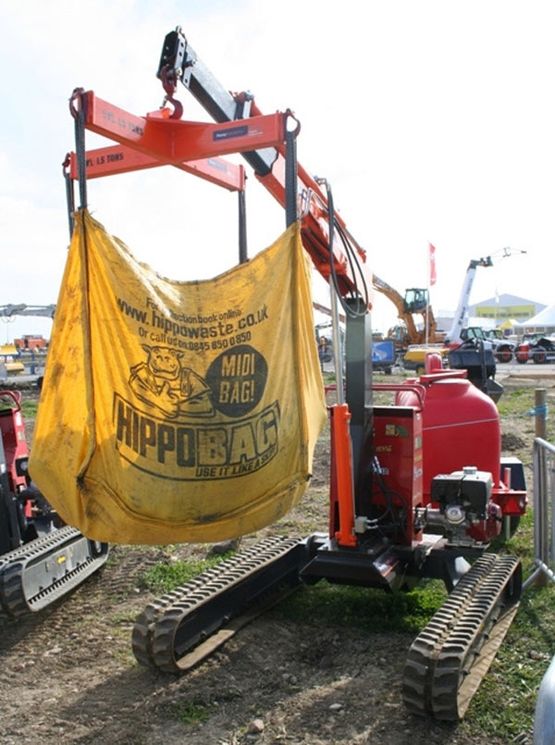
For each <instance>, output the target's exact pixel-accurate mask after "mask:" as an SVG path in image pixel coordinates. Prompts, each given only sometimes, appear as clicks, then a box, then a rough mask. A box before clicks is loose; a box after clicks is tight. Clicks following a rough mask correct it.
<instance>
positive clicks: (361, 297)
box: [316, 179, 370, 318]
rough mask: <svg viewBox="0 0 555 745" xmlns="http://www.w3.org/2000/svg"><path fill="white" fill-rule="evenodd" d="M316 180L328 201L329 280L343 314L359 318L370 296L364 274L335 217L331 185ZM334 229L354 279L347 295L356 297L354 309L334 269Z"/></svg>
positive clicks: (365, 308) (324, 181)
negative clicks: (344, 294)
mask: <svg viewBox="0 0 555 745" xmlns="http://www.w3.org/2000/svg"><path fill="white" fill-rule="evenodd" d="M316 180H317V181H318V183H323V184H324V185H325V187H326V196H327V201H328V224H329V262H330V277H331V282H332V284H333V287H334V289H335V292H336V295H337V296H338V298H339V302H340V303H341V307H342V308H343V310H344V311H345V315H349V316H350V317H351V318H360V317H361V316H364V315H366V313H367V312H368V304H369V300H370V297H369V294H368V286H367V284H366V280H365V278H364V274H363V272H362V269H361V266H360V262H359V260H358V257H357V256H356V254H355V250H354V248H353V246H352V245H351V242H350V240H349V237H348V235H347V233H346V231H345V230H344V229H343V228H342V226H341V225H340V224H339V222H338V221H337V220H336V219H335V208H334V203H333V194H332V190H331V186H330V184H329V183H328V181H327V180H326V179H316ZM336 230H337V233H338V235H339V237H340V238H341V243H342V244H343V247H344V249H345V255H346V257H347V261H348V262H349V266H350V268H351V274H352V276H353V279H354V283H355V286H354V289H353V290H351V291H350V292H349V296H350V297H351V298H352V299H353V300H355V299H358V301H359V303H358V308H356V309H355V308H354V307H353V306H351V305H350V304H349V303H347V302H346V301H345V299H344V298H343V295H342V294H341V292H340V289H339V279H338V277H337V271H336V269H335V258H334V254H333V240H334V234H335V231H336ZM357 275H358V277H359V280H360V282H361V285H362V293H361V292H360V289H359V282H358V281H357ZM361 301H363V302H362V303H361ZM361 305H362V307H361Z"/></svg>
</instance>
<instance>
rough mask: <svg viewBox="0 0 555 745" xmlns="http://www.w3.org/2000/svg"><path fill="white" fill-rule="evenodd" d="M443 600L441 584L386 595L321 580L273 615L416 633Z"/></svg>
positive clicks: (319, 622) (430, 583)
mask: <svg viewBox="0 0 555 745" xmlns="http://www.w3.org/2000/svg"><path fill="white" fill-rule="evenodd" d="M445 598H446V592H445V589H444V586H443V584H442V583H441V582H427V583H425V584H422V585H421V586H420V587H418V588H417V589H415V590H411V591H409V592H394V593H386V592H384V591H383V590H376V589H369V588H365V587H351V586H347V585H332V584H329V583H328V582H326V581H325V580H323V581H321V582H319V583H318V584H317V585H313V586H312V587H308V588H302V589H301V590H300V591H298V592H295V593H293V594H292V595H291V596H290V597H289V598H287V599H286V600H285V601H283V602H281V603H280V604H279V605H278V606H277V607H276V610H275V612H276V613H277V614H279V615H281V616H282V617H283V618H287V619H289V620H293V621H297V622H303V623H314V624H317V625H329V624H338V625H342V626H350V627H352V628H358V629H361V630H363V631H368V632H371V633H372V632H373V633H376V632H378V633H384V632H387V631H400V632H411V633H418V632H419V631H420V630H421V629H422V628H423V627H424V626H425V625H426V623H427V622H428V621H429V620H430V618H431V617H432V615H433V614H434V613H435V611H436V610H437V609H438V608H439V607H440V606H441V605H442V604H443V602H444V601H445Z"/></svg>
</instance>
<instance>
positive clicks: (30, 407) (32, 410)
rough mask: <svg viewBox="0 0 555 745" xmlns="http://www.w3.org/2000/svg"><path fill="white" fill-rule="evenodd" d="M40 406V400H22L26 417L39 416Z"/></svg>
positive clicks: (23, 412) (22, 407) (22, 409)
mask: <svg viewBox="0 0 555 745" xmlns="http://www.w3.org/2000/svg"><path fill="white" fill-rule="evenodd" d="M38 408H39V402H38V401H28V400H23V401H22V402H21V412H22V414H23V416H24V417H25V418H26V419H34V418H35V417H36V416H37V411H38Z"/></svg>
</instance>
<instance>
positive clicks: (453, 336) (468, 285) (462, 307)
mask: <svg viewBox="0 0 555 745" xmlns="http://www.w3.org/2000/svg"><path fill="white" fill-rule="evenodd" d="M479 266H493V261H492V260H491V256H486V257H485V258H481V259H471V260H470V263H469V265H468V269H467V270H466V274H465V276H464V282H463V286H462V290H461V294H460V297H459V304H458V306H457V310H456V311H455V316H454V318H453V323H452V324H451V328H450V329H449V331H448V333H447V340H448V341H449V343H451V344H454V343H457V342H460V341H462V339H461V331H462V329H463V327H464V319H465V316H466V313H467V311H468V300H469V298H470V291H471V290H472V285H473V284H474V278H475V276H476V269H477V268H478V267H479Z"/></svg>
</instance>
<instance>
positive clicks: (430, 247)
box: [428, 243, 437, 287]
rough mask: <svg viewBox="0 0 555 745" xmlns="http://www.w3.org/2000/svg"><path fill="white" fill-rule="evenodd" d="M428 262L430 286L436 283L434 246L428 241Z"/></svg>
mask: <svg viewBox="0 0 555 745" xmlns="http://www.w3.org/2000/svg"><path fill="white" fill-rule="evenodd" d="M428 262H429V267H430V287H431V286H432V285H435V283H436V279H437V276H436V247H435V246H433V245H432V244H431V243H428Z"/></svg>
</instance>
